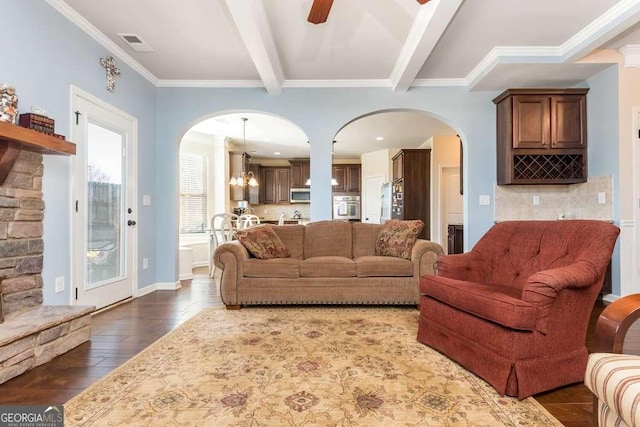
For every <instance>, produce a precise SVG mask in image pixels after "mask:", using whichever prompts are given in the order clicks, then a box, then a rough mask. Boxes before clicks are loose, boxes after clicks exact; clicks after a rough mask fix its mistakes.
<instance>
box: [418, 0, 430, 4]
mask: <svg viewBox="0 0 640 427" xmlns="http://www.w3.org/2000/svg"><path fill="white" fill-rule="evenodd" d="M428 2H429V0H418V3H420V4H425V3H428Z"/></svg>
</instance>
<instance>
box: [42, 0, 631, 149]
mask: <svg viewBox="0 0 640 427" xmlns="http://www.w3.org/2000/svg"><path fill="white" fill-rule="evenodd" d="M46 1H47V2H48V3H49V4H51V5H52V6H54V7H55V8H56V9H57V10H59V11H60V12H61V13H63V14H64V15H65V16H67V17H68V18H69V19H71V20H72V21H73V22H74V23H76V24H77V25H78V26H80V27H81V28H82V29H84V30H85V31H86V32H87V33H89V34H90V35H92V36H93V37H94V38H95V39H96V40H98V41H99V42H100V43H102V44H103V45H104V46H105V47H107V48H108V49H109V50H110V51H111V52H113V54H114V55H115V56H116V60H117V61H123V62H126V63H127V64H129V65H130V66H132V67H133V68H134V69H135V70H136V71H138V72H139V73H141V74H142V75H143V76H144V77H145V78H147V79H148V80H150V81H151V82H152V83H153V84H155V85H157V86H160V87H164V86H175V87H194V86H195V87H264V88H265V90H266V91H267V92H268V93H270V94H272V95H273V96H277V94H278V93H280V92H281V90H282V89H283V88H285V87H344V86H351V87H358V86H380V87H388V88H389V90H393V91H397V92H402V91H405V90H407V89H408V88H409V87H410V86H443V85H448V86H451V85H455V86H464V87H466V88H467V89H468V90H504V89H506V88H508V87H565V86H572V85H575V84H577V83H579V82H581V81H583V80H584V79H585V78H588V77H590V76H592V75H593V74H595V73H597V72H599V71H600V70H602V69H603V68H604V67H605V66H606V64H579V63H577V61H578V60H579V59H581V58H583V57H584V56H585V55H587V54H589V53H591V52H592V51H593V50H594V49H597V48H601V47H606V48H612V49H619V48H621V47H623V46H627V45H640V24H638V22H639V21H640V0H562V1H558V0H535V1H533V0H431V1H430V2H428V3H427V4H425V5H422V6H421V5H420V4H418V3H417V1H416V0H335V1H334V3H333V7H332V9H331V12H330V14H329V19H328V20H327V22H326V23H324V24H319V25H314V24H310V23H308V22H307V20H306V18H307V15H308V13H309V9H310V8H311V4H312V0H183V1H180V2H176V1H174V0H136V1H130V0H92V1H86V0H46ZM118 33H127V34H136V35H138V36H139V37H140V38H141V39H143V40H144V41H145V42H147V43H148V44H149V45H150V46H151V47H152V48H153V51H152V52H135V51H133V50H132V49H131V48H130V47H129V45H128V44H127V43H125V42H124V41H123V40H122V39H121V38H120V37H119V36H118ZM415 114H419V113H404V114H398V113H397V112H394V113H387V114H380V115H377V116H370V117H367V118H366V119H362V123H367V126H364V125H363V124H362V123H359V122H358V121H356V122H353V123H351V124H349V125H348V127H347V128H344V129H343V130H341V131H340V132H339V133H338V135H336V140H337V141H338V143H336V155H337V156H345V157H350V156H357V154H356V153H357V152H358V151H360V152H362V150H369V151H370V150H371V149H375V148H376V147H381V148H384V143H382V144H381V143H379V142H377V141H375V139H374V140H373V141H372V140H371V137H372V135H371V133H372V132H373V133H380V134H381V135H380V136H387V139H385V142H386V143H388V144H389V146H391V145H394V146H396V147H397V146H398V145H396V144H402V146H406V147H408V146H407V145H405V144H409V145H411V144H417V143H418V142H416V141H418V140H420V139H421V140H422V141H421V142H424V140H426V139H428V138H429V137H430V136H432V135H437V134H440V133H442V134H451V133H452V132H453V131H452V130H451V129H449V128H448V127H447V126H446V125H444V124H443V123H441V122H439V121H437V120H433V119H429V118H427V117H426V116H424V115H421V116H419V120H416V116H415ZM245 116H247V117H249V115H245ZM262 116H263V117H260V116H256V117H249V118H250V120H249V122H248V123H247V145H248V149H249V146H251V145H252V144H254V143H255V145H256V146H255V149H256V151H259V150H264V152H265V155H266V154H267V153H269V152H271V153H272V152H273V151H281V152H285V153H287V154H285V155H286V156H288V157H305V156H299V155H298V154H299V151H298V149H299V150H304V149H305V148H306V150H307V153H308V147H305V146H306V145H307V144H306V137H305V136H304V135H303V133H302V132H301V131H300V130H299V129H297V128H294V129H292V128H291V126H293V125H292V124H291V123H289V122H286V121H284V120H282V119H279V118H274V117H270V116H264V115H262ZM232 119H234V120H232ZM228 120H229V121H230V122H234V121H237V123H236V126H235V128H237V129H238V130H239V131H240V134H239V135H238V134H237V131H234V130H231V129H228V130H225V132H229V134H228V136H230V137H232V138H234V139H236V140H238V138H240V139H239V141H241V140H242V138H241V130H242V126H241V121H239V116H237V115H236V117H235V118H234V117H229V118H228ZM399 123H404V126H400V125H399ZM283 124H284V126H282V125H283ZM218 125H219V123H218ZM232 127H234V126H232ZM278 129H283V130H281V131H278ZM374 129H375V132H374ZM199 130H200V131H202V128H199ZM365 130H366V131H367V132H366V133H365ZM216 132H218V130H217V131H216ZM233 132H236V133H233ZM253 132H256V135H255V137H254V136H253ZM277 132H282V133H281V134H279V133H277ZM249 135H251V138H249ZM263 135H267V136H263ZM416 135H421V136H419V137H417V136H416ZM376 136H377V135H376ZM264 138H271V140H272V145H271V146H270V145H268V144H266V143H267V141H264ZM293 140H295V142H291V141H293ZM275 141H279V142H278V143H277V144H281V145H282V146H281V147H280V146H278V145H277V144H276V142H275ZM421 142H420V143H421ZM375 144H377V145H375ZM296 147H298V148H296ZM340 147H345V148H340ZM346 147H348V148H346ZM341 151H342V152H341ZM307 156H308V154H307Z"/></svg>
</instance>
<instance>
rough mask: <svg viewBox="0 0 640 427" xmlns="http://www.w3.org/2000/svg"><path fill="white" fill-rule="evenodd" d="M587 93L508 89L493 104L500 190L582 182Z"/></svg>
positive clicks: (584, 172) (560, 90) (561, 90)
mask: <svg viewBox="0 0 640 427" xmlns="http://www.w3.org/2000/svg"><path fill="white" fill-rule="evenodd" d="M588 91H589V89H508V90H506V91H505V92H503V93H502V94H501V95H500V96H498V97H497V98H495V99H494V100H493V102H494V103H495V104H496V109H497V115H496V125H497V128H496V130H497V166H498V171H497V178H498V184H499V185H505V184H573V183H578V182H586V180H587V123H586V121H587V92H588Z"/></svg>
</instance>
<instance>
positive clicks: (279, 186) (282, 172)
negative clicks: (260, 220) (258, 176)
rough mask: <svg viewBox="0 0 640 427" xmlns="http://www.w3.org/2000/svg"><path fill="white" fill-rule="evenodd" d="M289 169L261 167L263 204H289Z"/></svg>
mask: <svg viewBox="0 0 640 427" xmlns="http://www.w3.org/2000/svg"><path fill="white" fill-rule="evenodd" d="M290 173H291V171H290V169H289V168H283V167H271V166H263V167H262V176H263V177H264V179H263V181H264V203H265V204H280V203H282V204H286V203H289V188H290Z"/></svg>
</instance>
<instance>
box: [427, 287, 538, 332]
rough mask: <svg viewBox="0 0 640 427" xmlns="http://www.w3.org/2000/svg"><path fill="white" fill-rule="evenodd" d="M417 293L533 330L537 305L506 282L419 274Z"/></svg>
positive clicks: (519, 327)
mask: <svg viewBox="0 0 640 427" xmlns="http://www.w3.org/2000/svg"><path fill="white" fill-rule="evenodd" d="M420 293H421V294H423V295H427V296H430V297H431V298H434V299H437V300H438V301H441V302H443V303H445V304H448V305H450V306H452V307H455V308H457V309H459V310H462V311H465V312H467V313H470V314H473V315H474V316H478V317H481V318H483V319H487V320H490V321H492V322H495V323H499V324H500V325H503V326H506V327H508V328H512V329H520V330H525V331H533V330H534V329H535V327H536V322H537V320H538V309H537V308H536V307H534V306H533V305H531V304H529V303H528V302H525V301H522V300H521V299H520V294H521V291H520V290H519V289H514V288H512V287H508V286H500V285H491V284H485V283H477V282H467V281H462V280H456V279H451V278H448V277H442V276H422V277H421V278H420Z"/></svg>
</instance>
